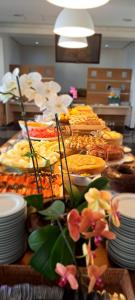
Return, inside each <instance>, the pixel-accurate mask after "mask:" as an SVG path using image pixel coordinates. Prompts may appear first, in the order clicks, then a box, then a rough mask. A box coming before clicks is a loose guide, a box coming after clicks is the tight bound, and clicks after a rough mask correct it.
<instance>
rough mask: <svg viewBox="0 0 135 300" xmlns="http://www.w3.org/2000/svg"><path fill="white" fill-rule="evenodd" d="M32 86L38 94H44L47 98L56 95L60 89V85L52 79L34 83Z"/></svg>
mask: <svg viewBox="0 0 135 300" xmlns="http://www.w3.org/2000/svg"><path fill="white" fill-rule="evenodd" d="M33 87H34V89H35V90H36V92H37V93H38V94H41V95H44V97H45V98H47V99H50V98H52V97H53V96H56V95H57V94H58V93H59V92H60V90H61V86H60V85H59V84H58V83H57V82H54V81H49V82H39V83H35V85H34V86H33Z"/></svg>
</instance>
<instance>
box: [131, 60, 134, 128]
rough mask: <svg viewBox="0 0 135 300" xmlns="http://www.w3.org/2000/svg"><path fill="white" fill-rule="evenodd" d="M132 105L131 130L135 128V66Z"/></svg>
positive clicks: (132, 83) (132, 82)
mask: <svg viewBox="0 0 135 300" xmlns="http://www.w3.org/2000/svg"><path fill="white" fill-rule="evenodd" d="M130 104H131V107H132V113H131V119H130V128H134V127H135V64H133V69H132V81H131V91H130Z"/></svg>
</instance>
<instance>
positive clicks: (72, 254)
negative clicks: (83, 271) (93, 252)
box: [57, 219, 77, 267]
mask: <svg viewBox="0 0 135 300" xmlns="http://www.w3.org/2000/svg"><path fill="white" fill-rule="evenodd" d="M57 224H58V226H59V229H60V231H61V234H62V236H63V239H64V241H65V244H66V245H67V248H68V250H69V252H70V254H71V256H72V259H73V262H74V264H75V265H76V267H77V262H76V259H75V256H74V253H73V251H72V248H71V246H70V244H69V243H68V241H67V238H66V236H65V234H64V231H63V228H62V226H61V223H60V221H59V220H58V219H57Z"/></svg>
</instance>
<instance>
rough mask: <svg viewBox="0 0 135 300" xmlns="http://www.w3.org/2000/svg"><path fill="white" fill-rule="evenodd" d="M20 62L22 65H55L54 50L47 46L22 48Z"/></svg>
mask: <svg viewBox="0 0 135 300" xmlns="http://www.w3.org/2000/svg"><path fill="white" fill-rule="evenodd" d="M21 61H22V64H32V65H52V64H54V63H55V48H54V47H49V46H46V47H43V46H42V47H41V46H40V47H39V46H22V47H21Z"/></svg>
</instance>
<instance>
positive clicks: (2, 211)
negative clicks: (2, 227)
mask: <svg viewBox="0 0 135 300" xmlns="http://www.w3.org/2000/svg"><path fill="white" fill-rule="evenodd" d="M24 205H25V201H24V198H23V197H22V196H20V195H18V194H14V193H2V194H0V218H2V217H7V216H10V215H14V214H15V213H16V212H18V211H20V210H21V209H23V208H24Z"/></svg>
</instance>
